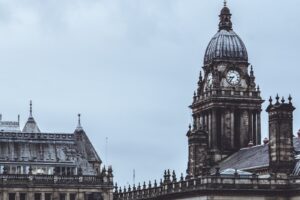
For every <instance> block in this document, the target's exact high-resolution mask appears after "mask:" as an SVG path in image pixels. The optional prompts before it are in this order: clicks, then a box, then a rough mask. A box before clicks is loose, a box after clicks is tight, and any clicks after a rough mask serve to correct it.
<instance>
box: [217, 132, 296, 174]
mask: <svg viewBox="0 0 300 200" xmlns="http://www.w3.org/2000/svg"><path fill="white" fill-rule="evenodd" d="M293 142H294V149H295V153H296V160H297V158H298V156H297V155H299V154H300V138H296V137H295V138H294V139H293ZM268 166H269V147H268V145H258V146H253V147H248V148H243V149H240V150H239V151H238V152H236V153H234V154H232V155H231V156H229V157H228V158H226V159H225V160H223V161H221V162H220V163H219V165H218V167H220V170H221V171H223V170H226V169H238V170H251V169H258V168H264V167H268ZM294 172H295V173H297V174H299V173H300V161H298V163H297V164H296V166H295V169H294Z"/></svg>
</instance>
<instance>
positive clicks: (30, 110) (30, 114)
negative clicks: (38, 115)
mask: <svg viewBox="0 0 300 200" xmlns="http://www.w3.org/2000/svg"><path fill="white" fill-rule="evenodd" d="M29 107H30V108H29V117H32V100H30V104H29Z"/></svg>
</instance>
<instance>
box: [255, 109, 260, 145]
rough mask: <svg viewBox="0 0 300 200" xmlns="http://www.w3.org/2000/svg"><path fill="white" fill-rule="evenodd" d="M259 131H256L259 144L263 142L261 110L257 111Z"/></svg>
mask: <svg viewBox="0 0 300 200" xmlns="http://www.w3.org/2000/svg"><path fill="white" fill-rule="evenodd" d="M256 123H257V131H256V140H257V145H259V144H261V118H260V112H259V111H258V113H257V122H256Z"/></svg>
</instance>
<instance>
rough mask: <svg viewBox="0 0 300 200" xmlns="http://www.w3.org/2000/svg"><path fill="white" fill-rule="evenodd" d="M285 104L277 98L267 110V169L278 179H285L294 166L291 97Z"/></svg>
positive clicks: (293, 108)
mask: <svg viewBox="0 0 300 200" xmlns="http://www.w3.org/2000/svg"><path fill="white" fill-rule="evenodd" d="M288 100H289V102H288V103H286V102H285V99H284V98H282V99H281V101H279V96H278V95H277V97H276V103H275V104H273V103H272V98H270V100H269V101H270V105H269V106H268V108H267V110H266V111H267V112H268V113H269V140H270V141H269V158H270V159H269V160H270V161H269V169H270V172H271V173H274V174H275V176H276V177H278V178H286V177H287V176H288V175H290V173H291V172H292V170H293V168H294V165H295V158H294V153H293V152H294V146H293V112H294V110H295V107H294V106H293V104H292V97H291V96H290V97H289V98H288Z"/></svg>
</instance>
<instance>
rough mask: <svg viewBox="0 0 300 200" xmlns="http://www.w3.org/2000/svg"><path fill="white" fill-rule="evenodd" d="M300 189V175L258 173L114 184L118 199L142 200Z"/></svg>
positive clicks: (116, 199) (115, 197)
mask: <svg viewBox="0 0 300 200" xmlns="http://www.w3.org/2000/svg"><path fill="white" fill-rule="evenodd" d="M287 189H297V190H300V177H288V178H276V177H270V178H259V177H258V176H257V175H237V174H235V175H210V176H205V177H201V178H195V179H188V180H183V177H182V178H181V179H180V180H179V181H176V179H175V180H171V179H167V180H164V181H163V182H162V181H161V182H160V184H159V185H158V184H157V183H156V181H155V182H154V185H152V184H151V182H149V184H148V186H146V184H145V183H144V185H143V186H140V185H139V186H138V187H135V186H133V187H132V188H131V187H130V186H129V187H128V188H124V189H123V190H122V189H118V188H117V187H115V193H114V199H115V200H139V199H156V198H158V197H159V198H158V199H167V198H166V197H167V196H170V195H176V194H185V197H186V196H187V194H188V193H189V192H190V193H191V195H193V194H194V193H195V192H201V191H206V192H211V193H214V192H216V191H234V190H236V191H241V190H245V191H248V192H249V191H250V192H251V191H253V192H258V191H266V190H268V191H274V190H281V191H282V190H287Z"/></svg>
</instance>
